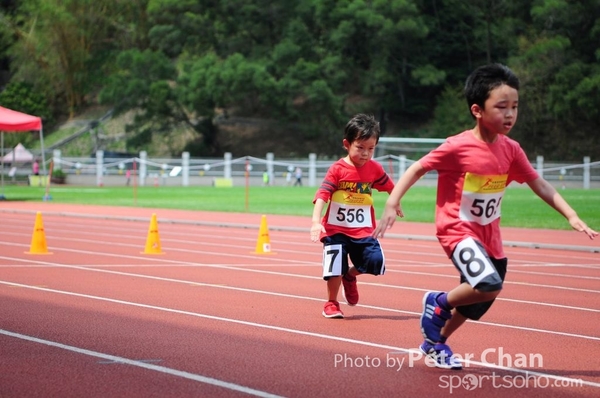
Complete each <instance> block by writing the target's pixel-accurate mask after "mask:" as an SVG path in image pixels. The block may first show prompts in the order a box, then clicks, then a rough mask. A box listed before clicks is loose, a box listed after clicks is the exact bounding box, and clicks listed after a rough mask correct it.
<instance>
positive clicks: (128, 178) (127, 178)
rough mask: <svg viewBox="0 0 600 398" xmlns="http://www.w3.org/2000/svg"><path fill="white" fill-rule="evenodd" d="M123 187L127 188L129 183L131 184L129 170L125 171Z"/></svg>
mask: <svg viewBox="0 0 600 398" xmlns="http://www.w3.org/2000/svg"><path fill="white" fill-rule="evenodd" d="M125 178H126V181H125V185H126V186H129V183H130V182H131V170H129V169H127V171H126V172H125Z"/></svg>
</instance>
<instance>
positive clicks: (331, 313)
mask: <svg viewBox="0 0 600 398" xmlns="http://www.w3.org/2000/svg"><path fill="white" fill-rule="evenodd" d="M323 316H324V317H325V318H343V317H344V313H343V312H342V310H341V309H340V303H338V302H337V301H328V302H326V303H325V306H324V307H323Z"/></svg>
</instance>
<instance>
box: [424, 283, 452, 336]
mask: <svg viewBox="0 0 600 398" xmlns="http://www.w3.org/2000/svg"><path fill="white" fill-rule="evenodd" d="M442 293H443V292H427V293H425V296H423V314H421V333H423V337H424V338H425V340H427V341H428V342H430V343H432V344H435V343H437V342H438V341H440V331H441V330H442V328H443V327H444V325H445V324H446V321H447V320H448V319H450V318H452V314H451V313H450V311H446V310H443V309H442V308H440V306H439V304H438V303H437V300H436V299H437V297H438V296H439V295H440V294H442Z"/></svg>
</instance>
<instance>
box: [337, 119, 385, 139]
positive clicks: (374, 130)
mask: <svg viewBox="0 0 600 398" xmlns="http://www.w3.org/2000/svg"><path fill="white" fill-rule="evenodd" d="M379 134H380V127H379V122H378V121H377V120H375V117H374V116H373V115H365V114H363V113H359V114H356V115H354V116H353V117H352V119H350V121H349V122H348V123H347V124H346V128H345V129H344V139H346V140H347V141H348V142H349V143H352V142H353V141H355V140H361V141H362V140H368V139H369V138H371V137H375V139H376V141H375V142H376V143H378V142H379Z"/></svg>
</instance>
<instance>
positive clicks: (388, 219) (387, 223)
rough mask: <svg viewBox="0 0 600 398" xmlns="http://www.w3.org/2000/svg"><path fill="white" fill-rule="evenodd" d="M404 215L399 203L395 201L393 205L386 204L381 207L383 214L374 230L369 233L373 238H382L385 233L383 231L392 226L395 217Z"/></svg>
mask: <svg viewBox="0 0 600 398" xmlns="http://www.w3.org/2000/svg"><path fill="white" fill-rule="evenodd" d="M397 216H398V217H404V213H402V208H401V207H400V203H397V204H396V205H395V206H389V205H387V204H386V206H385V208H384V209H383V215H382V216H381V220H380V221H379V223H378V224H377V226H376V227H375V230H374V231H373V233H372V234H371V236H372V237H373V238H383V236H384V235H385V231H386V230H388V229H390V228H392V226H393V225H394V223H395V222H396V217H397Z"/></svg>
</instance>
